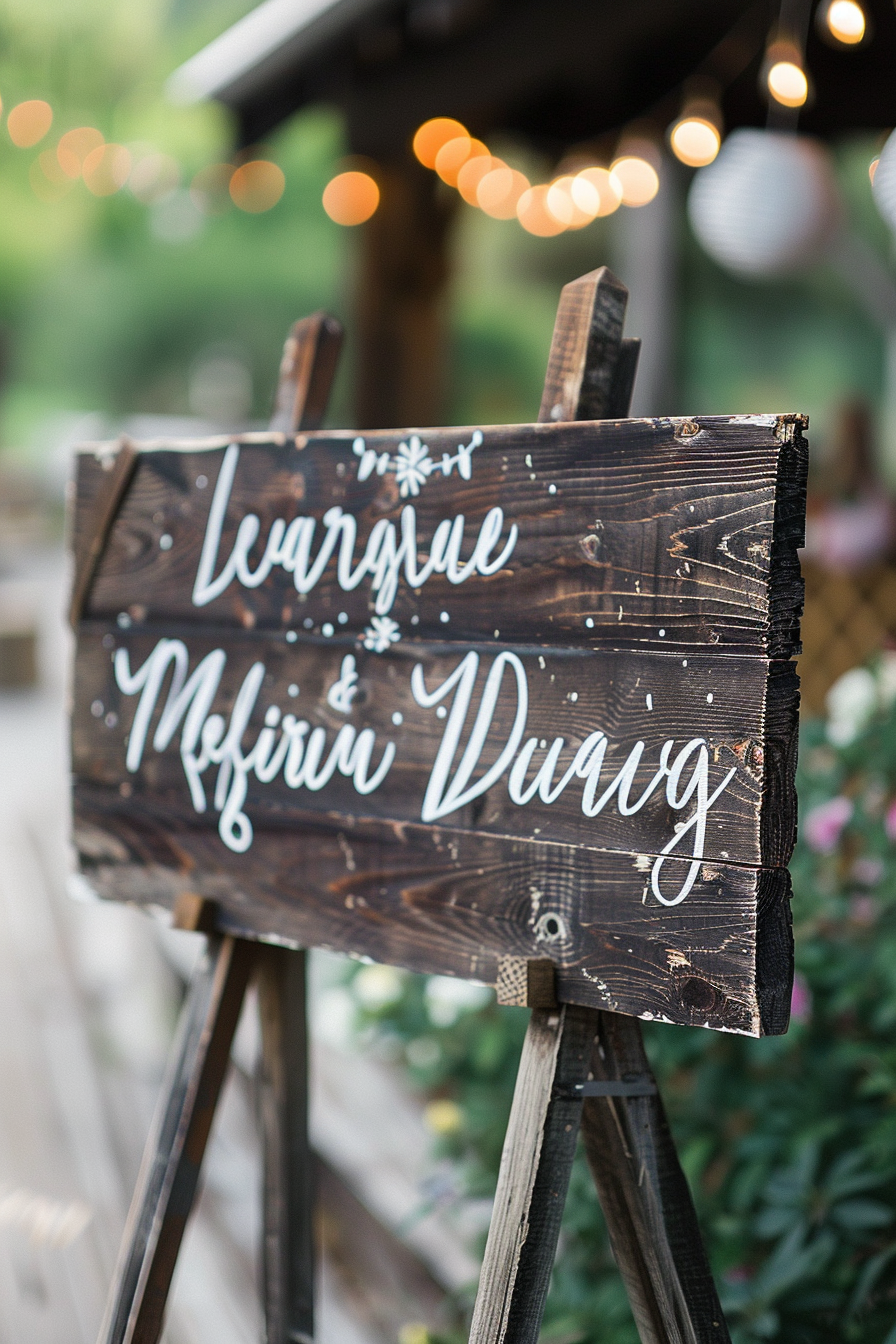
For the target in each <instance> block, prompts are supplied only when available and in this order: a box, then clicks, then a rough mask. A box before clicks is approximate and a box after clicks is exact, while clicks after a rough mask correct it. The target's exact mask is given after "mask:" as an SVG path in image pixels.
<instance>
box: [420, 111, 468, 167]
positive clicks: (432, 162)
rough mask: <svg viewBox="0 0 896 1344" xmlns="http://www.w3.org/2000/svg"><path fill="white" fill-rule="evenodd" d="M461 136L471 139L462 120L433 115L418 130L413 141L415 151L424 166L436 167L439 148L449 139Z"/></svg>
mask: <svg viewBox="0 0 896 1344" xmlns="http://www.w3.org/2000/svg"><path fill="white" fill-rule="evenodd" d="M459 136H466V137H467V139H468V140H469V139H470V133H469V131H468V130H467V128H466V126H464V125H463V124H462V122H459V121H455V120H454V118H453V117H432V118H431V119H430V120H429V121H424V123H423V125H422V126H421V127H419V129H418V130H417V133H416V135H415V136H414V141H413V146H414V153H415V154H416V156H417V158H418V159H419V160H420V162H421V163H422V164H423V166H424V168H435V166H436V155H437V154H438V152H439V150H440V149H441V148H442V146H443V145H447V143H448V141H449V140H456V139H457V138H458V137H459Z"/></svg>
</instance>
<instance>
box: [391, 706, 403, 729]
mask: <svg viewBox="0 0 896 1344" xmlns="http://www.w3.org/2000/svg"><path fill="white" fill-rule="evenodd" d="M392 722H393V723H394V724H395V727H396V728H400V727H401V725H402V724H403V723H404V715H403V714H402V712H401V710H400V709H396V711H395V713H394V714H393V715H392Z"/></svg>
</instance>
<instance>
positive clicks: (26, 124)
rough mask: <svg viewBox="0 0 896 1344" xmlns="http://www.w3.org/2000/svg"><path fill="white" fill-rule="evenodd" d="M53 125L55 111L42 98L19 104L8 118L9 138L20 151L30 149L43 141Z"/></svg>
mask: <svg viewBox="0 0 896 1344" xmlns="http://www.w3.org/2000/svg"><path fill="white" fill-rule="evenodd" d="M52 125H53V109H52V107H51V106H50V104H49V103H45V102H44V100H43V99H42V98H30V99H29V100H28V102H26V103H19V104H17V106H16V107H14V108H13V109H12V111H11V112H10V114H9V116H8V117H7V118H6V129H7V131H8V132H9V138H10V140H11V141H12V142H13V144H14V145H17V146H18V147H19V149H30V148H31V146H32V145H36V144H37V143H38V141H39V140H43V138H44V136H45V135H46V133H47V131H48V130H49V129H50V127H51V126H52Z"/></svg>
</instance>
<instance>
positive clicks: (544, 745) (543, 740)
mask: <svg viewBox="0 0 896 1344" xmlns="http://www.w3.org/2000/svg"><path fill="white" fill-rule="evenodd" d="M547 744H548V740H547V738H546V737H543V738H542V739H541V741H540V742H539V744H538V745H539V747H541V750H542V751H544V749H545V747H546V746H547Z"/></svg>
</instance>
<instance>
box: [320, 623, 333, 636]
mask: <svg viewBox="0 0 896 1344" xmlns="http://www.w3.org/2000/svg"><path fill="white" fill-rule="evenodd" d="M320 632H321V634H322V635H323V636H324V637H325V638H326V639H329V638H330V636H331V635H332V634H333V633H334V631H333V627H332V625H331V624H330V622H329V621H325V622H324V624H323V625H322V626H321V628H320Z"/></svg>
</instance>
